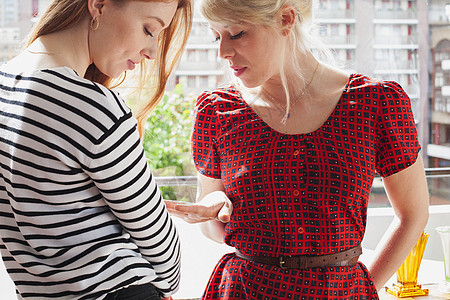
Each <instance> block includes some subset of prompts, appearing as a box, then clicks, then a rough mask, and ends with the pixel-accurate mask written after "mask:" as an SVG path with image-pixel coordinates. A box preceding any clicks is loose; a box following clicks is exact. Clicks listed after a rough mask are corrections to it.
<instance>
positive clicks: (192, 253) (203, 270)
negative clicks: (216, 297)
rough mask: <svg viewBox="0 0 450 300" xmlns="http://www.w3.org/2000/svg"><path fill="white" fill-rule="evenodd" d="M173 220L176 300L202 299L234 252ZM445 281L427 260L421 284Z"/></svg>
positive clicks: (7, 296)
mask: <svg viewBox="0 0 450 300" xmlns="http://www.w3.org/2000/svg"><path fill="white" fill-rule="evenodd" d="M173 219H174V222H175V224H176V225H177V228H178V230H179V234H180V238H181V247H182V257H181V261H182V266H181V286H180V289H179V291H178V292H177V293H176V294H175V295H174V299H190V298H199V297H201V295H202V293H203V290H204V288H205V285H206V283H207V282H208V279H209V276H210V274H211V272H212V270H213V269H214V267H215V265H216V263H217V261H218V260H219V259H220V258H221V257H222V255H223V254H225V253H229V252H233V248H231V247H228V246H226V245H220V244H217V243H215V242H212V241H210V240H208V239H207V238H206V237H204V236H203V234H202V233H201V232H200V229H199V227H198V225H191V224H187V223H185V222H184V221H182V220H180V219H178V218H176V217H174V218H173ZM372 253H373V251H372V250H369V249H364V253H363V255H362V256H361V258H360V260H361V261H362V262H363V263H365V264H367V263H369V262H370V260H371V256H372ZM443 280H444V263H443V262H442V261H434V260H428V259H424V260H423V261H422V263H421V266H420V269H419V276H418V284H429V283H438V282H441V281H443ZM395 281H396V277H395V275H394V276H392V278H391V279H390V281H389V283H388V284H387V285H388V286H391V285H392V283H394V282H395ZM0 291H1V296H0V299H1V300H13V299H14V300H15V299H16V296H15V289H14V285H13V283H12V281H11V279H10V278H9V276H8V274H7V273H6V270H5V268H4V266H3V262H2V263H0Z"/></svg>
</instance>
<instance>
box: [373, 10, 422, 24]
mask: <svg viewBox="0 0 450 300" xmlns="http://www.w3.org/2000/svg"><path fill="white" fill-rule="evenodd" d="M374 17H375V19H381V20H390V22H394V23H397V22H400V23H401V22H410V20H413V19H416V21H415V22H417V12H416V11H415V10H408V11H404V10H375V15H374Z"/></svg>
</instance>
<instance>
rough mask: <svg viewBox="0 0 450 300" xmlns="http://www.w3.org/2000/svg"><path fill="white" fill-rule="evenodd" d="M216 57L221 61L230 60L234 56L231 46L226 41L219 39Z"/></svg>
mask: <svg viewBox="0 0 450 300" xmlns="http://www.w3.org/2000/svg"><path fill="white" fill-rule="evenodd" d="M218 55H219V57H220V58H222V59H230V58H231V57H232V56H233V55H234V49H233V47H232V45H231V44H230V43H229V42H228V41H225V40H224V39H221V40H220V44H219V54H218Z"/></svg>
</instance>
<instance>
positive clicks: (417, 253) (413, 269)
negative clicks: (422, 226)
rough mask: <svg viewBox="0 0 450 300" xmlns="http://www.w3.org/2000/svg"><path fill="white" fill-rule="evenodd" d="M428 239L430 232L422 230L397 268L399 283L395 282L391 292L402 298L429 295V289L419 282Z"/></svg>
mask: <svg viewBox="0 0 450 300" xmlns="http://www.w3.org/2000/svg"><path fill="white" fill-rule="evenodd" d="M427 241H428V233H426V232H422V234H421V236H420V238H419V240H418V241H417V243H416V245H415V246H414V248H412V250H411V252H410V253H409V255H408V257H407V258H406V259H405V261H404V262H403V264H402V265H401V266H400V268H399V269H398V270H397V283H395V284H393V286H392V288H388V289H387V292H388V293H389V294H392V295H394V296H396V297H400V298H403V297H412V296H425V295H428V293H429V290H428V289H422V286H421V285H418V284H417V275H418V274H419V268H420V263H421V262H422V257H423V253H424V252H425V246H426V245H427Z"/></svg>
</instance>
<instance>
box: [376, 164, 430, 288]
mask: <svg viewBox="0 0 450 300" xmlns="http://www.w3.org/2000/svg"><path fill="white" fill-rule="evenodd" d="M383 181H384V186H385V189H386V193H387V195H388V197H389V201H390V202H391V204H392V207H393V209H394V213H395V218H394V221H393V222H392V224H391V226H390V227H389V229H388V231H387V232H386V233H385V234H384V236H383V238H382V240H381V241H380V243H379V244H378V246H377V249H376V251H375V257H374V260H373V261H372V263H371V265H369V266H368V268H369V271H370V273H371V275H372V278H373V281H374V283H375V287H376V288H377V289H378V290H380V289H381V288H382V287H383V285H384V284H385V283H386V281H387V280H389V278H390V277H391V276H392V274H394V273H395V271H397V269H398V268H399V267H400V265H401V264H402V263H403V261H404V260H405V259H406V257H407V256H408V254H409V252H410V251H411V249H412V247H413V246H414V245H415V243H416V242H417V240H418V239H419V237H420V234H421V233H422V232H423V229H424V227H425V225H426V224H427V221H428V202H429V199H428V188H427V182H426V178H425V172H424V168H423V163H422V160H421V158H420V157H418V158H417V160H416V162H415V163H414V164H413V165H412V166H410V167H408V168H406V169H404V170H402V171H400V172H398V173H396V174H394V175H391V176H389V177H386V178H384V179H383Z"/></svg>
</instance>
